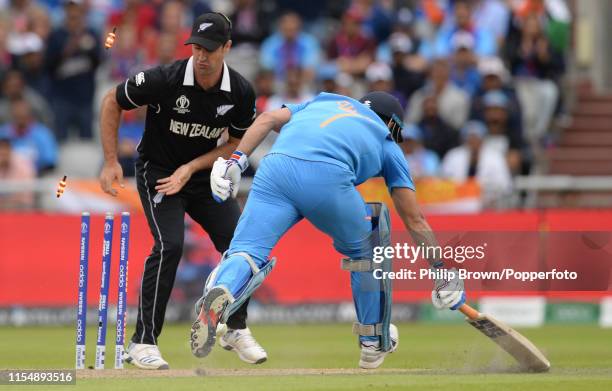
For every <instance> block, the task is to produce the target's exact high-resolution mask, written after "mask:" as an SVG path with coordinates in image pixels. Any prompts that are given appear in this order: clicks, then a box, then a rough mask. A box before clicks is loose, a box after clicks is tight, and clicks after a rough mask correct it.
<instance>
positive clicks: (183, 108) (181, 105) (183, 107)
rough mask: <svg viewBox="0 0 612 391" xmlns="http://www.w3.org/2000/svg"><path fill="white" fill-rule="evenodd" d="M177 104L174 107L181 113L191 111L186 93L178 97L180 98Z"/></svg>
mask: <svg viewBox="0 0 612 391" xmlns="http://www.w3.org/2000/svg"><path fill="white" fill-rule="evenodd" d="M175 104H176V106H175V107H174V110H175V111H176V112H177V113H179V114H185V113H189V111H190V110H189V109H188V107H189V99H187V97H186V96H185V95H181V96H179V97H178V99H177V100H176V103H175Z"/></svg>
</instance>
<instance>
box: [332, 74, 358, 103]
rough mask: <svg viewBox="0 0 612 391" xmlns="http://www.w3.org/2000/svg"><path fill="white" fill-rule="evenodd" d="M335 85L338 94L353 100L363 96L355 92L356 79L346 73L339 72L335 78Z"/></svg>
mask: <svg viewBox="0 0 612 391" xmlns="http://www.w3.org/2000/svg"><path fill="white" fill-rule="evenodd" d="M334 84H335V85H336V90H335V93H336V94H339V95H344V96H350V97H353V98H354V97H356V96H360V95H362V93H361V92H359V93H356V92H355V84H356V83H355V79H354V78H353V76H351V75H349V74H348V73H346V72H338V73H337V74H336V77H335V78H334Z"/></svg>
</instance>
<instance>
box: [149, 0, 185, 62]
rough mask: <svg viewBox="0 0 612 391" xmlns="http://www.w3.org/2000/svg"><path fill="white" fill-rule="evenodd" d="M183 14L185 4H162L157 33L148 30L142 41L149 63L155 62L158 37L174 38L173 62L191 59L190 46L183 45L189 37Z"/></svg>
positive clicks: (175, 1) (177, 2) (169, 2)
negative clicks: (168, 36)
mask: <svg viewBox="0 0 612 391" xmlns="http://www.w3.org/2000/svg"><path fill="white" fill-rule="evenodd" d="M185 12H186V10H185V4H184V3H183V2H181V1H178V0H170V1H167V2H165V3H163V5H162V8H161V14H160V16H159V32H157V31H155V30H149V32H148V33H147V34H146V38H145V41H144V45H145V50H146V53H147V54H146V55H147V61H148V62H149V63H154V62H155V61H157V58H158V41H159V37H160V35H170V36H172V37H174V59H175V60H178V59H181V58H189V57H191V46H190V45H184V42H185V41H186V40H187V39H188V38H189V36H190V35H191V28H190V26H187V25H186V23H185ZM166 39H167V37H166Z"/></svg>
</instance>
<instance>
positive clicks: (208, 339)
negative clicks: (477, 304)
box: [191, 92, 465, 369]
mask: <svg viewBox="0 0 612 391" xmlns="http://www.w3.org/2000/svg"><path fill="white" fill-rule="evenodd" d="M401 118H403V110H402V107H401V105H400V104H399V102H398V101H397V99H396V98H394V97H393V96H392V95H390V94H387V93H385V92H370V93H368V94H367V95H366V96H364V97H363V98H362V99H360V100H359V101H357V100H354V99H352V98H349V97H346V96H342V95H336V94H328V93H321V94H319V95H318V96H316V97H315V98H314V99H313V100H311V101H309V102H306V103H302V104H295V105H293V104H287V105H285V106H284V107H283V108H281V109H278V110H274V111H270V112H266V113H263V114H261V115H260V116H259V117H258V118H257V119H256V120H255V122H254V123H253V124H252V125H251V126H250V127H249V129H248V130H247V131H246V133H245V135H244V136H243V138H242V140H241V141H240V144H239V145H238V148H237V150H236V151H235V152H234V153H233V155H232V156H231V158H230V159H229V160H225V159H222V158H219V159H218V160H217V161H216V162H215V164H214V166H213V169H212V172H211V181H210V183H211V189H212V193H213V196H214V197H215V199H217V200H218V201H220V202H222V201H224V200H226V199H228V198H229V197H235V196H236V194H237V192H238V187H239V184H240V177H241V173H242V172H243V171H244V170H245V169H246V168H247V165H248V163H247V155H248V154H250V153H251V152H252V151H253V150H254V149H255V148H256V147H257V145H259V143H260V142H261V141H262V140H263V139H264V138H265V137H266V135H267V134H268V133H269V132H270V131H271V130H275V131H277V132H279V133H280V135H279V137H278V139H277V140H276V143H275V144H274V146H273V147H272V149H271V150H270V152H269V153H268V154H267V155H266V157H265V158H264V159H263V160H262V163H261V164H260V166H259V169H258V170H257V174H256V176H255V179H254V181H253V185H252V187H251V191H250V194H249V197H248V200H247V203H246V205H245V208H244V211H243V213H242V216H241V217H240V220H239V222H238V226H237V228H236V231H235V233H234V237H233V239H232V242H231V244H230V247H229V249H228V250H227V251H226V253H225V254H224V256H223V259H222V260H221V262H220V263H219V265H218V266H217V267H216V268H215V270H214V271H213V272H212V273H211V275H210V276H209V278H208V280H207V281H206V286H205V288H204V296H203V297H202V298H201V299H200V300H199V301H198V303H197V304H196V311H197V313H198V318H197V320H196V321H195V323H194V324H193V326H192V329H191V350H192V352H193V354H194V355H195V356H197V357H204V356H206V355H208V353H209V352H210V351H211V349H212V347H213V346H214V343H215V338H216V329H217V325H218V324H223V323H225V321H226V320H227V319H228V317H229V316H231V314H232V313H233V312H234V311H236V310H237V309H238V308H239V306H240V305H241V304H242V303H244V302H245V300H247V299H248V298H249V297H250V296H251V294H252V293H253V291H254V290H255V289H256V288H257V287H258V286H259V285H261V283H262V282H263V280H264V279H265V277H266V276H267V275H268V274H269V273H270V271H271V269H272V268H273V267H274V264H275V262H276V260H275V259H269V255H270V252H271V251H272V248H273V247H274V246H275V245H276V243H277V242H278V240H279V239H280V238H281V237H282V236H283V235H284V234H285V232H287V230H289V228H291V227H292V226H293V225H295V224H296V223H297V222H299V221H300V220H301V219H303V218H305V219H307V220H308V221H310V222H311V223H312V224H313V225H314V226H315V227H317V228H318V229H319V230H321V231H323V232H324V233H326V234H327V235H329V236H331V237H332V238H333V241H334V247H335V248H336V250H337V251H338V252H340V253H341V254H343V255H344V256H346V258H344V259H343V260H342V268H343V269H345V270H348V271H350V272H351V288H352V293H353V300H354V303H355V307H356V313H357V322H356V323H355V324H354V325H353V332H354V333H355V334H357V335H358V336H359V342H360V347H361V357H360V360H359V366H360V367H361V368H366V369H372V368H378V367H379V366H380V365H381V364H382V363H383V361H384V359H385V356H386V355H387V354H388V353H390V352H393V351H394V350H395V349H396V348H397V346H398V343H399V334H398V330H397V328H396V327H395V326H394V325H393V324H391V323H390V320H391V288H392V287H391V280H390V279H387V278H383V279H380V275H381V273H380V272H378V273H374V272H375V271H377V269H383V271H391V270H392V267H391V266H392V265H391V261H392V259H391V258H384V259H383V260H382V261H381V260H380V259H375V257H373V251H374V250H373V249H374V247H377V246H392V244H391V241H390V229H391V223H390V219H389V211H388V209H387V207H386V206H385V205H384V204H383V203H366V202H365V201H364V200H363V198H362V197H361V195H360V193H359V192H358V191H357V189H356V188H355V187H356V186H357V185H359V184H361V183H363V182H365V181H366V180H368V179H369V178H372V177H378V176H382V177H383V178H384V179H385V183H386V185H387V188H388V190H389V192H390V194H391V198H392V199H393V203H394V205H395V208H396V210H397V212H398V214H399V216H400V217H401V219H402V221H403V222H404V225H405V226H406V228H407V229H408V231H409V232H410V233H411V236H412V238H413V240H414V241H415V243H417V244H418V245H421V244H424V245H426V246H437V242H436V239H435V237H434V235H433V233H432V231H431V228H430V227H429V225H428V224H427V222H426V220H425V218H424V217H423V215H422V214H421V212H420V210H419V207H418V204H417V201H416V196H415V189H414V183H413V182H412V178H411V177H410V172H409V170H408V166H407V164H406V160H405V159H404V155H403V153H402V151H401V149H400V147H399V146H398V145H397V143H399V142H401V141H402V136H401V132H402V127H403V124H402V121H401ZM378 258H380V257H378ZM427 261H428V262H429V264H430V267H432V268H441V267H442V266H443V265H442V262H440V261H439V260H436V259H427ZM299 267H309V265H307V264H306V265H299ZM375 276H379V278H375ZM454 276H455V277H454V278H439V279H436V280H435V283H434V289H433V291H432V300H433V303H434V305H435V306H436V307H437V308H450V309H456V308H458V307H459V306H460V305H461V304H463V302H465V293H464V287H463V281H462V280H460V279H459V278H458V273H454Z"/></svg>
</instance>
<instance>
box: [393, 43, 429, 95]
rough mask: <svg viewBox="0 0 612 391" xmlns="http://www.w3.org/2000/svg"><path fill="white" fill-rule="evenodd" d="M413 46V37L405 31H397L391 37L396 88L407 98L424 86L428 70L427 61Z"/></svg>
mask: <svg viewBox="0 0 612 391" xmlns="http://www.w3.org/2000/svg"><path fill="white" fill-rule="evenodd" d="M413 46H414V45H413V41H412V39H411V38H410V36H408V35H407V34H405V33H402V32H395V33H393V34H391V36H390V37H389V47H390V49H391V53H392V60H391V69H392V71H393V81H394V83H395V89H396V90H397V91H401V92H402V93H403V94H404V96H405V99H407V100H408V99H410V97H411V96H412V94H413V93H414V92H415V91H416V90H418V89H419V88H421V87H423V85H424V84H425V77H426V71H427V62H426V61H425V60H424V59H423V58H422V57H421V56H419V55H417V54H414V47H413Z"/></svg>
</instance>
